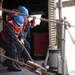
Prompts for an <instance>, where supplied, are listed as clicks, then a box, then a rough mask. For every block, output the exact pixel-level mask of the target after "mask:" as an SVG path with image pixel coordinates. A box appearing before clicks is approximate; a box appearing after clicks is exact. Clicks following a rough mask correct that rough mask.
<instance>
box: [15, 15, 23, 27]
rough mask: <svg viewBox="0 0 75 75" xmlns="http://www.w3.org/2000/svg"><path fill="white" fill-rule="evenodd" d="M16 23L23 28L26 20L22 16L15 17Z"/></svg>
mask: <svg viewBox="0 0 75 75" xmlns="http://www.w3.org/2000/svg"><path fill="white" fill-rule="evenodd" d="M14 21H15V22H16V23H17V24H18V26H23V23H24V18H23V16H21V15H17V16H15V17H14Z"/></svg>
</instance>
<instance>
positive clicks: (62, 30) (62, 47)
mask: <svg viewBox="0 0 75 75" xmlns="http://www.w3.org/2000/svg"><path fill="white" fill-rule="evenodd" d="M61 19H62V0H59V20H61ZM60 33H61V34H60V36H59V37H60V50H61V61H62V75H67V70H66V69H67V68H66V60H65V28H64V25H63V23H62V25H60Z"/></svg>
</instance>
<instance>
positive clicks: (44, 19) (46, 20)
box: [0, 8, 63, 24]
mask: <svg viewBox="0 0 75 75" xmlns="http://www.w3.org/2000/svg"><path fill="white" fill-rule="evenodd" d="M0 10H2V11H4V12H8V13H14V14H19V15H22V16H27V15H25V14H23V13H20V12H15V11H12V10H8V9H4V8H0ZM27 17H31V18H36V19H39V20H41V21H45V22H53V23H57V24H61V21H63V20H61V21H59V20H53V21H51V20H49V19H46V18H37V17H35V16H31V15H28V16H27Z"/></svg>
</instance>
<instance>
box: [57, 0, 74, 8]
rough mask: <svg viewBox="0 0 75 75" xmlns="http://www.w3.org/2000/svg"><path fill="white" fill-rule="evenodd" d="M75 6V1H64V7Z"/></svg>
mask: <svg viewBox="0 0 75 75" xmlns="http://www.w3.org/2000/svg"><path fill="white" fill-rule="evenodd" d="M58 6H59V5H58V2H57V7H58ZM72 6H75V1H64V2H62V7H63V8H64V7H72Z"/></svg>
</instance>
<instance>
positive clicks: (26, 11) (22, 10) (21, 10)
mask: <svg viewBox="0 0 75 75" xmlns="http://www.w3.org/2000/svg"><path fill="white" fill-rule="evenodd" d="M18 9H19V10H20V12H21V13H23V14H25V16H23V17H24V18H27V17H28V15H29V14H28V13H29V12H28V9H27V8H26V7H24V6H19V7H18Z"/></svg>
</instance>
